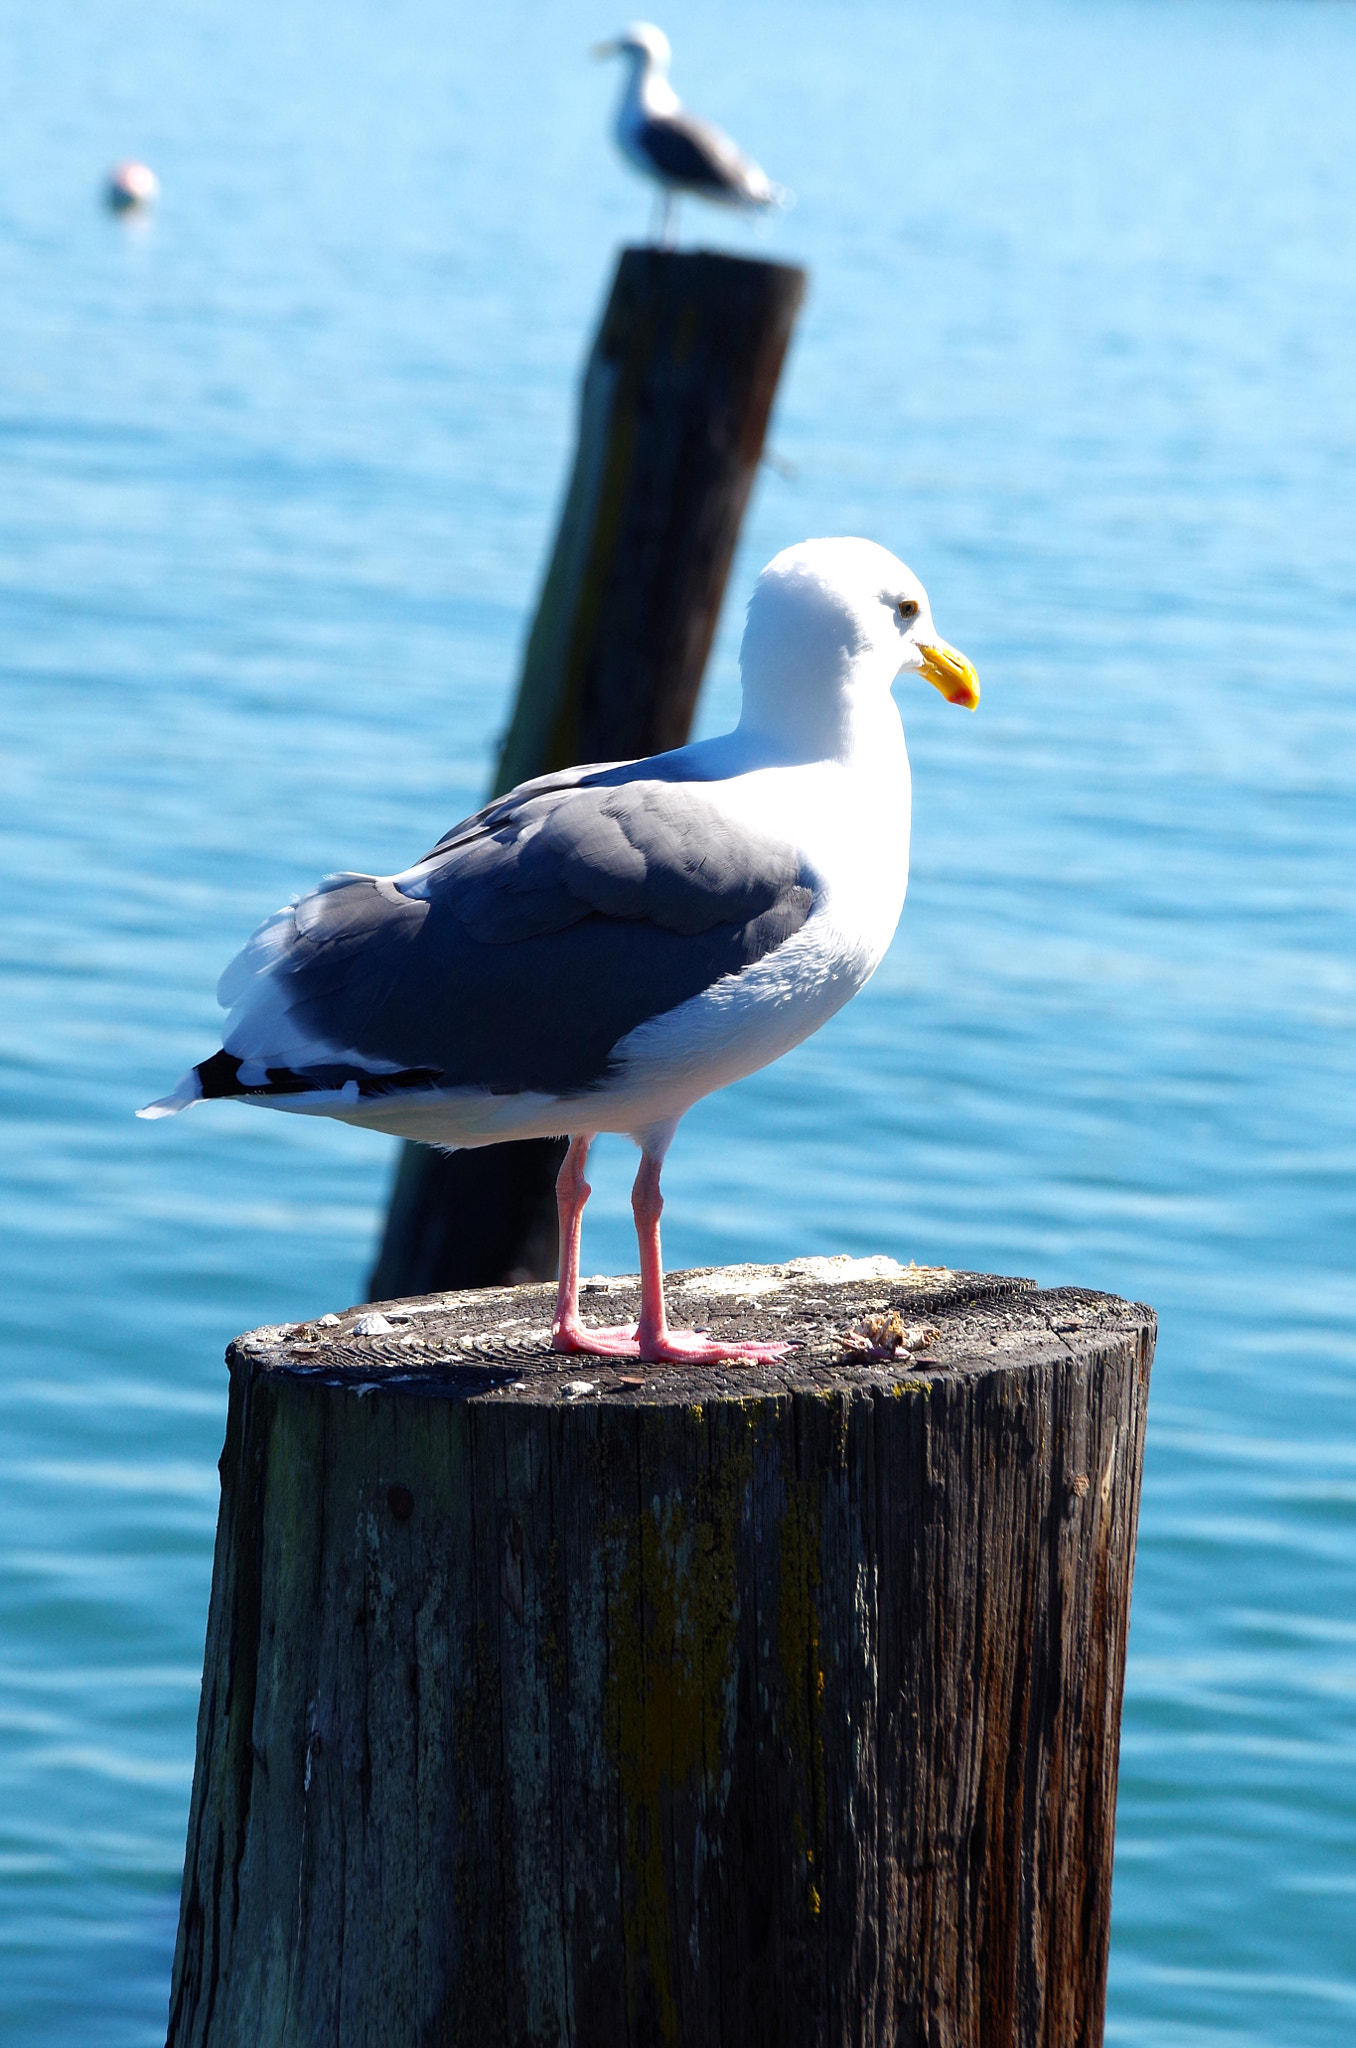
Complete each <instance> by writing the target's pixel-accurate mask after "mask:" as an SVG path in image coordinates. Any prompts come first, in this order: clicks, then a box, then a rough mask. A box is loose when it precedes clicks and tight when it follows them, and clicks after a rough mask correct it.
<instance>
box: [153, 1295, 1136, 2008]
mask: <svg viewBox="0 0 1356 2048" xmlns="http://www.w3.org/2000/svg"><path fill="white" fill-rule="evenodd" d="M884 1263H885V1265H886V1266H888V1262H884ZM858 1270H862V1269H858V1268H853V1267H851V1266H843V1267H839V1268H833V1267H829V1268H827V1269H825V1268H823V1267H822V1266H819V1267H817V1268H816V1269H815V1270H814V1271H813V1272H806V1271H801V1272H797V1271H796V1270H795V1269H793V1268H781V1269H760V1270H759V1269H748V1270H746V1271H745V1272H743V1273H735V1274H731V1273H729V1272H726V1273H716V1274H705V1275H703V1274H696V1275H686V1276H683V1275H680V1276H676V1278H675V1283H674V1284H675V1292H676V1293H678V1294H681V1295H682V1296H683V1298H684V1301H685V1312H687V1310H688V1308H689V1307H690V1308H691V1309H692V1310H693V1311H695V1312H696V1313H698V1314H699V1315H700V1318H701V1320H702V1321H703V1322H704V1323H706V1324H709V1325H710V1326H711V1327H713V1328H728V1329H729V1331H730V1333H731V1334H734V1333H736V1332H738V1333H739V1334H742V1335H750V1336H766V1335H769V1334H773V1333H775V1334H778V1335H781V1336H783V1337H785V1338H788V1339H789V1340H790V1341H791V1342H792V1343H793V1344H794V1346H795V1348H794V1349H793V1350H792V1351H791V1352H790V1353H789V1354H788V1355H787V1357H786V1358H785V1359H782V1360H780V1361H778V1362H777V1363H775V1364H772V1365H767V1366H758V1367H749V1366H746V1365H739V1364H731V1365H730V1366H728V1367H706V1368H701V1369H698V1370H682V1369H678V1368H652V1369H646V1370H644V1371H643V1372H638V1371H637V1370H636V1369H635V1368H634V1367H631V1366H627V1367H624V1368H618V1367H616V1366H615V1365H612V1364H609V1363H608V1362H607V1361H604V1360H597V1361H588V1363H587V1367H586V1371H587V1377H588V1380H589V1382H590V1384H591V1385H592V1387H593V1392H592V1393H591V1394H590V1395H588V1396H587V1397H581V1396H578V1395H576V1394H572V1393H570V1392H569V1391H568V1389H569V1388H570V1387H571V1386H574V1385H577V1384H578V1382H579V1380H580V1378H581V1362H580V1361H579V1360H578V1359H561V1358H559V1357H557V1356H555V1355H554V1354H552V1353H551V1352H550V1351H549V1348H548V1346H547V1339H546V1330H547V1320H548V1315H549V1294H548V1292H547V1291H546V1290H542V1289H532V1288H521V1289H504V1290H491V1291H488V1292H484V1293H481V1294H478V1295H470V1296H467V1295H458V1296H452V1297H448V1298H447V1299H446V1300H432V1301H424V1302H406V1303H395V1304H387V1305H386V1306H385V1309H384V1312H383V1317H382V1321H381V1323H373V1324H370V1325H369V1324H366V1323H364V1324H363V1329H362V1331H359V1330H358V1329H357V1324H358V1321H359V1316H358V1313H357V1312H356V1311H352V1312H349V1313H347V1314H345V1315H344V1316H341V1317H340V1318H339V1319H338V1322H337V1324H331V1325H329V1326H328V1327H325V1326H323V1325H320V1324H315V1323H312V1324H308V1325H306V1326H304V1327H299V1326H291V1327H287V1328H282V1329H274V1330H268V1331H260V1332H255V1333H253V1335H252V1336H251V1337H248V1338H243V1339H241V1340H240V1341H239V1343H237V1344H236V1345H234V1346H233V1347H232V1349H231V1352H230V1354H229V1356H230V1367H231V1400H230V1413H229V1418H228V1426H227V1439H226V1447H225V1450H224V1451H223V1456H222V1509H221V1519H220V1524H219V1530H218V1542H217V1553H216V1562H215V1567H214V1579H213V1594H212V1607H211V1613H210V1617H209V1626H208V1640H207V1650H206V1657H205V1665H204V1684H203V1698H202V1708H201V1712H200V1717H199V1730H198V1759H197V1768H196V1772H195V1779H194V1793H193V1805H192V1812H191V1816H190V1825H189V1841H188V1855H187V1860H186V1865H185V1875H184V1892H183V1903H182V1911H181V1922H180V1931H179V1942H178V1947H177V1951H176V1957H175V1970H174V1985H173V1993H172V2001H171V2015H170V2029H169V2039H170V2041H171V2043H174V2044H176V2048H179V2044H187V2043H190V2042H192V2043H201V2044H204V2048H206V2044H235V2043H241V2044H243V2043H246V2042H248V2043H249V2044H250V2048H254V2044H256V2043H278V2044H283V2043H287V2044H293V2043H311V2042H322V2041H323V2042H327V2043H330V2042H339V2043H341V2044H345V2048H347V2044H349V2043H353V2044H369V2043H370V2044H373V2048H376V2044H378V2043H381V2044H383V2048H384V2044H387V2043H391V2042H395V2041H410V2042H415V2043H419V2044H424V2043H428V2044H434V2043H439V2044H441V2043H454V2042H466V2043H475V2044H477V2048H480V2044H485V2043H511V2044H514V2048H517V2044H520V2043H522V2044H526V2043H533V2044H536V2043H542V2044H546V2043H567V2042H568V2043H578V2044H581V2048H587V2044H591V2043H593V2042H599V2041H606V2042H608V2043H618V2044H635V2048H642V2044H645V2048H648V2044H651V2043H656V2044H659V2043H663V2044H669V2043H679V2044H687V2043H699V2042H700V2043H702V2044H703V2048H707V2044H718V2043H730V2044H733V2043H736V2042H737V2043H739V2044H740V2048H746V2044H750V2043H755V2044H756V2043H759V2042H768V2043H772V2042H777V2043H789V2044H800V2043H806V2044H809V2043H815V2044H821V2043H822V2044H832V2048H838V2044H840V2043H841V2044H846V2043H848V2042H864V2043H870V2044H873V2048H886V2044H890V2048H893V2044H896V2043H914V2042H919V2043H921V2042H924V2041H926V2042H929V2043H931V2042H934V2041H935V2042H938V2043H940V2044H943V2048H950V2044H952V2043H956V2044H970V2043H974V2044H976V2048H978V2044H981V2043H985V2044H987V2043H989V2042H992V2041H1000V2040H1001V2041H1003V2042H1005V2043H1006V2042H1008V2041H1020V2042H1031V2043H1042V2044H1050V2048H1054V2044H1056V2043H1058V2044H1060V2048H1065V2044H1068V2043H1095V2042H1097V2041H1098V2040H1099V2039H1100V2033H1101V2024H1102V2009H1103V2002H1104V1996H1105V1981H1106V1944H1107V1929H1108V1914H1109V1898H1110V1872H1111V1843H1112V1826H1113V1819H1114V1804H1115V1778H1116V1745H1117V1735H1118V1729H1119V1714H1120V1697H1121V1686H1122V1683H1123V1673H1124V1657H1125V1630H1126V1622H1127V1614H1128V1603H1129V1592H1130V1579H1131V1571H1132V1567H1133V1553H1134V1528H1135V1514H1136V1509H1137V1502H1138V1489H1139V1475H1140V1468H1141V1460H1142V1450H1143V1432H1144V1419H1145V1403H1146V1397H1147V1377H1148V1369H1149V1362H1150V1359H1151V1355H1152V1346H1153V1334H1154V1325H1153V1317H1152V1314H1151V1312H1150V1311H1148V1310H1144V1309H1140V1308H1136V1307H1133V1306H1132V1305H1129V1304H1126V1303H1124V1302H1119V1301H1116V1300H1114V1299H1111V1298H1109V1297H1105V1296H1100V1295H1089V1294H1084V1293H1081V1292H1075V1291H1070V1290H1063V1291H1061V1292H1059V1293H1057V1294H1041V1293H1039V1292H1037V1291H1036V1290H1034V1289H1033V1288H1031V1287H1030V1285H1029V1284H1027V1283H1022V1282H1005V1281H995V1280H992V1279H989V1278H986V1277H984V1276H976V1275H966V1274H945V1273H936V1272H934V1273H927V1274H923V1273H919V1272H917V1270H912V1271H911V1270H910V1269H907V1268H896V1269H894V1270H893V1271H884V1270H882V1262H876V1264H875V1265H874V1266H873V1267H871V1268H870V1269H869V1272H868V1276H867V1277H863V1278H846V1279H842V1278H837V1277H835V1275H836V1274H837V1273H848V1274H850V1273H853V1272H855V1271H858ZM632 1292H633V1284H632V1283H627V1282H621V1283H614V1284H613V1286H612V1288H611V1289H610V1294H611V1299H609V1300H607V1301H606V1302H605V1303H601V1302H595V1304H594V1306H595V1307H596V1308H604V1309H605V1313H606V1318H607V1319H608V1320H614V1319H616V1317H617V1316H618V1314H621V1315H625V1314H626V1313H628V1312H632ZM894 1316H899V1317H902V1318H904V1319H905V1320H906V1322H907V1326H908V1327H909V1328H911V1329H912V1328H915V1327H918V1326H925V1327H931V1328H932V1329H935V1331H936V1336H935V1338H934V1339H932V1340H931V1341H930V1342H929V1343H928V1344H927V1345H925V1346H924V1347H923V1348H922V1349H920V1350H917V1351H902V1352H901V1353H900V1355H898V1356H894V1355H891V1356H886V1357H876V1356H873V1355H870V1353H869V1352H867V1353H863V1351H862V1349H861V1346H860V1344H855V1343H854V1341H853V1338H852V1335H851V1333H853V1332H854V1331H860V1330H861V1329H862V1328H863V1327H870V1325H868V1324H867V1322H866V1319H867V1318H869V1317H877V1318H881V1317H883V1318H885V1322H884V1323H881V1324H879V1325H878V1327H892V1325H890V1322H889V1319H890V1318H891V1317H894ZM364 1332H369V1334H364ZM881 1348H884V1347H881ZM890 1348H891V1351H892V1352H893V1351H894V1350H895V1348H896V1347H893V1346H892V1347H890Z"/></svg>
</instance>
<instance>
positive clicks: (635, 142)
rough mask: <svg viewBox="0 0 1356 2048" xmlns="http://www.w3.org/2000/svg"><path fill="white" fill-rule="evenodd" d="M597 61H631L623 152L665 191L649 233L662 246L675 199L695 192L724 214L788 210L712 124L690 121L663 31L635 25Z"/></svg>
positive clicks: (783, 198)
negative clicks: (671, 72) (671, 75)
mask: <svg viewBox="0 0 1356 2048" xmlns="http://www.w3.org/2000/svg"><path fill="white" fill-rule="evenodd" d="M593 54H594V56H595V57H625V58H626V59H627V61H628V63H629V65H630V74H629V76H628V78H627V81H626V85H625V88H624V90H623V92H622V100H621V106H620V107H619V108H618V110H617V146H618V148H619V149H620V150H621V153H622V155H623V156H624V157H625V158H626V160H627V162H628V163H629V164H632V165H634V166H635V168H636V170H638V171H640V172H642V173H643V174H644V176H645V177H647V178H653V179H654V180H655V182H656V184H657V185H658V186H659V195H658V197H657V200H656V212H655V219H654V222H653V223H652V227H651V233H652V235H653V236H654V239H655V240H656V241H658V242H660V243H661V244H663V243H666V242H667V240H668V236H669V228H670V223H671V221H673V222H674V223H675V226H676V207H675V199H676V196H677V195H680V194H682V193H684V192H693V193H695V194H696V195H697V197H698V198H699V199H713V200H716V201H718V202H719V203H720V204H721V205H722V206H740V207H745V208H747V209H749V210H751V211H756V212H762V211H764V210H765V209H766V208H768V207H770V206H785V205H786V204H787V201H788V199H789V197H790V195H789V194H788V193H787V192H786V191H784V190H783V188H782V187H781V186H780V185H774V184H773V182H772V180H771V179H770V178H769V177H768V175H767V173H766V172H765V171H762V170H760V169H759V167H758V165H757V164H756V163H755V162H754V161H753V158H752V157H751V156H745V155H744V153H743V151H742V150H740V149H738V148H736V146H735V144H734V143H733V142H731V140H730V138H729V136H728V135H723V134H722V133H721V131H720V129H719V128H714V127H712V125H711V123H710V122H709V121H702V120H699V119H698V117H697V116H696V115H695V114H689V113H688V111H687V108H686V107H685V106H684V105H683V103H682V101H681V100H680V99H679V97H678V95H677V93H676V92H675V91H674V89H673V87H672V86H671V85H670V84H669V81H668V69H669V61H670V57H671V54H672V53H671V51H670V49H669V39H668V37H667V36H666V35H665V34H664V31H663V29H662V28H656V27H655V26H654V25H653V23H652V22H648V21H633V22H632V23H631V26H630V27H629V28H626V29H623V30H622V32H621V34H620V35H619V36H614V37H613V38H612V40H611V41H610V42H606V43H596V44H595V45H594V50H593Z"/></svg>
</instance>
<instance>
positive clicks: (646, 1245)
mask: <svg viewBox="0 0 1356 2048" xmlns="http://www.w3.org/2000/svg"><path fill="white" fill-rule="evenodd" d="M659 1169H660V1162H659V1160H658V1159H655V1158H653V1157H652V1156H651V1155H650V1154H649V1153H648V1152H642V1154H641V1158H640V1171H639V1173H638V1174H637V1175H636V1184H635V1186H634V1187H633V1188H632V1190H631V1210H632V1214H633V1215H634V1216H635V1219H636V1237H637V1239H638V1240H639V1243H640V1322H639V1323H638V1324H637V1326H636V1350H637V1353H638V1354H639V1356H640V1357H641V1358H643V1359H644V1360H645V1361H646V1362H647V1363H649V1364H656V1365H659V1364H673V1365H677V1364H679V1363H682V1362H686V1363H687V1364H689V1365H716V1364H718V1363H719V1362H720V1360H721V1359H723V1358H743V1359H748V1360H752V1361H754V1362H755V1363H756V1362H759V1361H767V1360H770V1359H773V1358H781V1357H782V1356H783V1355H784V1354H785V1353H786V1352H788V1351H789V1350H790V1349H791V1346H790V1345H789V1344H739V1343H733V1342H726V1341H722V1340H721V1339H720V1338H717V1337H707V1336H704V1335H703V1334H702V1333H701V1332H699V1331H697V1330H671V1329H670V1328H669V1319H668V1314H667V1311H666V1309H665V1307H664V1260H663V1256H662V1254H661V1252H660V1249H659V1219H660V1217H661V1215H662V1214H663V1212H664V1197H663V1196H662V1195H661V1194H660V1192H659Z"/></svg>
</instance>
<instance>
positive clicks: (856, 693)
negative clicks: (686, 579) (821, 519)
mask: <svg viewBox="0 0 1356 2048" xmlns="http://www.w3.org/2000/svg"><path fill="white" fill-rule="evenodd" d="M739 663H740V669H741V671H742V674H743V682H744V709H743V713H742V716H741V721H740V722H741V724H743V725H746V726H749V727H757V728H758V729H760V730H764V731H776V730H778V729H781V730H783V731H790V730H796V731H797V733H798V734H799V735H800V736H801V737H803V738H805V739H806V740H810V741H811V743H813V744H823V745H824V746H825V747H827V748H830V749H831V750H832V751H837V750H838V747H839V745H840V744H841V740H835V739H834V737H833V736H834V735H835V734H836V733H839V734H840V733H841V732H842V731H843V728H844V726H845V724H846V723H847V722H850V721H851V720H852V717H853V712H854V709H855V708H856V707H857V706H863V707H865V706H868V705H869V704H870V703H871V702H872V701H873V700H875V701H876V702H879V701H880V700H882V699H883V698H885V697H886V696H888V694H889V690H890V685H891V684H892V683H893V682H894V680H895V678H896V676H900V675H904V674H906V673H910V672H912V673H916V674H918V675H921V676H922V677H924V678H925V680H926V681H927V682H929V683H931V684H932V685H933V687H934V688H935V689H938V690H940V691H941V693H942V695H943V696H944V697H945V698H946V700H947V702H948V703H949V704H961V705H964V707H965V709H966V710H967V711H973V710H974V708H975V706H976V705H977V704H978V702H979V679H978V677H977V676H976V674H975V672H974V670H973V668H972V667H971V666H970V664H969V662H968V661H967V660H966V659H965V656H964V655H963V654H961V653H960V652H959V650H958V649H957V648H955V647H952V646H951V645H950V643H949V642H948V641H946V640H943V639H942V637H941V635H940V633H938V631H937V629H936V627H935V626H934V625H933V623H932V607H931V605H930V604H929V603H928V594H927V592H926V590H924V588H923V586H922V584H921V583H920V582H919V581H918V578H917V577H916V576H915V575H914V573H913V571H912V569H909V568H906V566H905V565H904V563H903V562H901V561H900V560H899V559H898V557H897V556H895V555H892V554H891V553H890V551H889V549H888V548H883V547H878V546H877V544H876V543H875V541H870V540H850V539H841V540H806V541H801V542H799V543H798V544H797V545H796V546H795V547H791V548H784V549H783V550H782V552H781V554H779V555H776V556H774V557H773V559H772V561H770V562H769V563H768V565H767V567H766V569H764V571H763V573H762V575H761V576H760V577H759V578H758V581H757V583H756V584H755V585H754V591H753V596H752V598H751V599H750V601H749V612H748V623H747V624H746V626H745V628H744V641H743V645H742V647H741V648H740V652H739Z"/></svg>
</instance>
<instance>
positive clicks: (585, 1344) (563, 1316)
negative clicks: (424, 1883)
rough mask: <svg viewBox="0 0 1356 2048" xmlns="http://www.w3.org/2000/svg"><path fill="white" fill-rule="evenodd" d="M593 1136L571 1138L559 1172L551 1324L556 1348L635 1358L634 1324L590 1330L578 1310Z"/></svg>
mask: <svg viewBox="0 0 1356 2048" xmlns="http://www.w3.org/2000/svg"><path fill="white" fill-rule="evenodd" d="M592 1143H593V1135H592V1133H591V1132H590V1134H589V1135H588V1136H587V1137H584V1138H571V1140H570V1149H569V1151H568V1152H567V1153H566V1154H565V1158H564V1162H563V1164H562V1165H561V1169H560V1172H559V1173H558V1174H557V1175H556V1213H557V1215H558V1216H559V1218H560V1278H559V1280H558V1281H557V1284H556V1314H555V1321H554V1322H553V1323H552V1325H551V1348H552V1350H554V1351H591V1352H593V1353H595V1354H596V1355H597V1356H598V1357H602V1358H635V1357H636V1356H637V1345H636V1333H635V1330H634V1328H633V1327H632V1326H631V1325H629V1324H628V1325H626V1326H625V1327H623V1326H620V1325H618V1326H615V1327H613V1328H611V1329H599V1330H590V1329H588V1328H586V1327H585V1324H584V1321H583V1318H582V1317H581V1316H580V1313H579V1246H580V1241H581V1239H582V1238H583V1235H584V1204H585V1202H587V1200H588V1198H589V1196H590V1194H591V1193H592V1189H591V1188H590V1187H589V1184H588V1182H587V1181H586V1180H585V1178H584V1165H585V1161H586V1160H587V1159H588V1156H589V1146H590V1145H591V1144H592Z"/></svg>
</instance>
